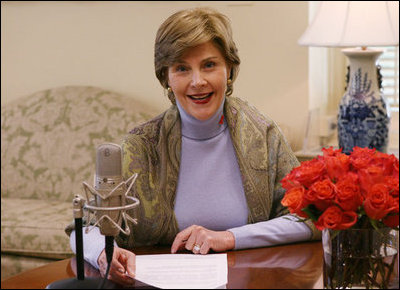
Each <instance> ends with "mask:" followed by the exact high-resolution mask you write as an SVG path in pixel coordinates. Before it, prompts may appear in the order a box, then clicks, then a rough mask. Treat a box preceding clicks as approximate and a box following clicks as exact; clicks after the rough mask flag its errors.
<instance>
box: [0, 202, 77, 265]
mask: <svg viewBox="0 0 400 290" xmlns="http://www.w3.org/2000/svg"><path fill="white" fill-rule="evenodd" d="M72 220H73V212H72V201H71V202H60V201H49V200H35V199H19V198H2V199H1V252H2V253H12V254H20V255H25V256H35V257H41V258H53V259H64V258H67V257H71V256H72V255H73V253H72V251H71V249H70V245H69V238H68V236H67V235H66V234H65V232H64V228H65V226H66V225H67V224H68V223H70V222H71V221H72Z"/></svg>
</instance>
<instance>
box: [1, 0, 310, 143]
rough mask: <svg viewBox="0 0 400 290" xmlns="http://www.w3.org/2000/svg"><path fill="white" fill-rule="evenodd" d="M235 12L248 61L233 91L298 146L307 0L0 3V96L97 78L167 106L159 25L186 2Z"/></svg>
mask: <svg viewBox="0 0 400 290" xmlns="http://www.w3.org/2000/svg"><path fill="white" fill-rule="evenodd" d="M205 5H206V6H212V7H215V8H217V9H218V10H219V11H221V12H222V13H224V14H226V15H227V16H228V17H229V18H230V19H231V21H232V26H233V32H234V38H235V41H236V44H237V46H238V48H239V53H240V57H241V60H242V65H241V68H240V73H239V77H238V79H237V82H236V84H235V87H234V95H236V96H239V97H241V98H242V99H245V100H248V101H249V102H250V103H251V104H253V105H254V106H256V107H257V108H258V109H259V110H260V111H262V112H263V113H265V114H267V115H269V116H270V117H271V118H273V119H274V120H275V121H276V122H277V123H278V124H279V125H280V126H281V127H282V129H283V131H284V132H285V134H286V135H287V137H288V139H289V141H290V143H291V144H292V147H293V149H295V150H297V149H300V148H301V146H302V141H303V136H304V131H305V124H306V119H307V113H308V69H307V68H308V52H307V51H308V50H307V48H306V47H300V46H299V45H297V39H298V38H299V37H300V35H301V34H302V33H303V32H304V30H305V28H306V26H307V21H308V10H307V1H300V2H297V1H293V2H290V1H285V2H281V1H269V2H258V1H254V2H252V1H249V2H246V1H236V2H235V1H232V2H230V1H227V2H222V1H220V2H219V1H217V2H203V1H186V2H180V1H155V2H147V1H138V2H108V1H107V2H100V1H99V2H97V1H93V2H92V1H90V2H89V1H81V2H78V1H67V2H40V1H30V2H24V1H20V2H7V1H2V2H1V102H2V105H4V104H5V105H7V103H8V102H10V101H12V100H14V99H16V98H20V97H23V96H26V95H29V94H31V93H34V92H36V91H39V90H43V89H48V88H52V87H57V86H63V85H91V86H99V87H103V88H105V89H109V90H113V91H116V92H119V93H122V94H126V95H129V96H132V97H136V98H139V99H141V100H143V101H144V102H146V103H148V104H152V105H153V106H156V107H157V108H159V110H160V112H161V111H162V110H164V109H166V108H167V107H168V106H169V101H168V100H167V98H166V97H164V94H163V90H162V89H161V86H160V85H159V83H158V81H157V79H156V77H155V75H154V65H153V44H154V38H155V34H156V30H157V28H158V26H159V25H160V24H161V23H162V21H163V20H164V19H166V18H167V17H168V16H169V15H170V14H171V13H173V12H175V11H177V10H179V9H182V8H187V7H194V6H205Z"/></svg>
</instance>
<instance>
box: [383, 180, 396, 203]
mask: <svg viewBox="0 0 400 290" xmlns="http://www.w3.org/2000/svg"><path fill="white" fill-rule="evenodd" d="M384 183H385V184H386V186H387V187H388V188H389V194H390V195H391V196H393V197H397V198H399V176H397V177H394V176H386V177H385V178H384Z"/></svg>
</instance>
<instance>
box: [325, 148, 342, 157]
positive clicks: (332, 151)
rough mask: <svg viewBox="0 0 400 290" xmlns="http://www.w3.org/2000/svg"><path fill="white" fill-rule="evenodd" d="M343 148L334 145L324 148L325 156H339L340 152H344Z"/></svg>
mask: <svg viewBox="0 0 400 290" xmlns="http://www.w3.org/2000/svg"><path fill="white" fill-rule="evenodd" d="M342 150H343V149H342V148H339V149H333V147H332V146H331V147H329V148H322V154H323V155H324V157H328V156H337V155H339V154H342Z"/></svg>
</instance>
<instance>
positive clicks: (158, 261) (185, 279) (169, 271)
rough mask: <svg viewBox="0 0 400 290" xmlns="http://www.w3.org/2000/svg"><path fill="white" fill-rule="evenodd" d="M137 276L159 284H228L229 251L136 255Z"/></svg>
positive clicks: (223, 285)
mask: <svg viewBox="0 0 400 290" xmlns="http://www.w3.org/2000/svg"><path fill="white" fill-rule="evenodd" d="M135 279H136V280H139V281H142V282H144V283H147V284H150V285H153V286H156V287H159V288H170V289H171V288H174V289H178V288H180V289H193V288H197V289H201V288H203V289H204V288H221V287H222V288H225V287H226V284H227V283H228V263H227V255H226V254H210V255H190V254H165V255H137V256H136V274H135Z"/></svg>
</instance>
